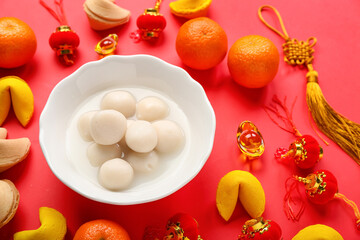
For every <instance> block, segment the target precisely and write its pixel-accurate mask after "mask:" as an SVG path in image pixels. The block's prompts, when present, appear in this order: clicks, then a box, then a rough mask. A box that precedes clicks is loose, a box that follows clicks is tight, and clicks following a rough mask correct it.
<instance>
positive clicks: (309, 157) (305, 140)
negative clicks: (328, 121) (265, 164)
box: [265, 95, 323, 169]
mask: <svg viewBox="0 0 360 240" xmlns="http://www.w3.org/2000/svg"><path fill="white" fill-rule="evenodd" d="M286 100H287V99H286V97H285V98H284V101H283V102H281V101H280V99H279V98H278V97H277V96H276V95H274V96H273V98H272V102H273V104H272V105H270V106H266V107H265V112H266V113H267V114H268V116H269V118H270V119H271V120H272V121H273V122H274V123H275V124H276V125H277V126H278V127H279V128H281V129H282V130H284V131H286V132H289V133H291V134H293V135H294V136H295V137H296V139H295V141H294V142H292V143H291V144H290V147H289V149H286V148H283V147H281V148H278V149H277V150H276V153H275V159H277V160H284V161H286V160H287V159H293V160H294V161H295V164H296V166H298V167H299V168H301V169H309V168H312V167H314V166H315V164H316V163H317V162H318V161H319V160H320V159H321V158H322V156H323V150H322V148H321V146H320V145H319V143H318V141H317V140H316V139H315V138H314V137H312V136H310V135H302V134H301V133H300V132H299V130H298V129H297V128H296V126H295V123H294V121H293V118H292V113H293V109H294V105H295V102H296V98H295V100H294V102H293V104H292V106H291V109H288V108H287V106H286ZM278 107H280V108H281V109H282V111H283V112H284V114H285V115H282V114H281V113H280V110H279V109H278ZM270 113H273V114H274V115H275V116H276V117H277V118H278V119H279V120H280V121H281V122H283V125H280V123H279V122H278V121H277V120H276V119H274V118H273V117H272V116H271V114H270Z"/></svg>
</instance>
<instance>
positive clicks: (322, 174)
mask: <svg viewBox="0 0 360 240" xmlns="http://www.w3.org/2000/svg"><path fill="white" fill-rule="evenodd" d="M290 179H294V180H296V181H298V182H302V183H304V186H305V193H306V196H307V198H308V199H309V201H310V202H312V203H315V204H321V205H322V204H326V203H328V202H329V201H330V200H332V199H335V198H338V199H341V200H343V201H344V202H345V203H346V204H348V205H349V206H350V207H351V208H352V209H353V210H354V214H355V217H356V226H357V229H358V230H360V212H359V209H358V207H357V206H356V204H355V203H354V202H353V201H351V200H349V199H348V198H347V197H345V196H344V195H343V194H341V193H339V192H338V184H337V179H336V178H335V176H334V174H332V173H331V172H329V171H327V170H318V171H316V172H314V173H311V174H309V175H308V176H307V177H305V178H303V177H299V176H294V177H293V178H289V180H290ZM294 184H296V182H294V183H293V184H292V185H291V186H290V188H288V189H287V190H286V191H287V193H286V195H285V198H284V206H285V212H286V213H287V214H288V216H289V218H291V219H292V220H299V218H300V215H301V214H302V212H303V210H304V207H303V203H302V202H301V205H302V207H301V208H300V211H299V213H298V214H296V215H294V213H293V210H292V207H291V205H292V204H295V201H294V199H293V198H292V196H291V193H292V192H293V191H294V189H296V187H297V185H296V186H295V185H294ZM286 186H288V182H286Z"/></svg>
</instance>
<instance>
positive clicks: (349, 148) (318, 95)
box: [258, 5, 360, 165]
mask: <svg viewBox="0 0 360 240" xmlns="http://www.w3.org/2000/svg"><path fill="white" fill-rule="evenodd" d="M264 8H269V9H271V10H273V11H274V12H275V14H276V15H277V17H278V19H279V22H280V25H281V28H282V31H283V32H282V33H281V32H280V31H278V30H277V29H275V28H274V27H272V26H271V25H269V24H268V23H267V22H266V21H265V20H264V18H263V17H262V14H261V13H262V11H263V9H264ZM258 15H259V18H260V20H261V21H262V22H263V23H264V24H265V25H266V26H267V27H268V28H269V29H271V30H272V31H274V32H275V33H277V34H278V35H279V36H281V37H282V38H284V39H285V43H284V44H283V50H284V55H285V56H284V60H285V62H287V63H288V64H290V65H293V66H296V65H305V66H306V67H307V69H308V73H307V74H306V78H307V85H306V101H307V104H308V108H309V111H310V113H311V115H312V117H313V119H314V121H315V123H316V125H317V127H318V128H319V129H320V130H321V131H322V132H323V133H324V134H325V135H326V136H328V137H329V138H330V139H332V140H333V141H334V142H335V143H337V144H338V145H339V146H340V147H341V148H342V149H343V150H344V151H345V152H346V153H347V154H348V155H349V156H350V157H352V158H353V159H354V160H355V161H356V162H357V164H359V165H360V125H359V124H357V123H355V122H353V121H351V120H349V119H347V118H345V117H344V116H342V115H341V114H339V113H337V112H336V111H335V110H334V109H333V108H332V107H331V106H330V105H329V104H328V103H327V101H326V99H325V97H324V95H323V93H322V91H321V88H320V86H319V84H318V73H317V72H316V71H315V70H314V69H313V66H312V61H313V60H314V57H313V55H312V54H313V53H314V49H312V47H313V46H314V45H315V44H316V38H314V37H311V38H309V39H308V40H307V41H298V40H297V39H291V38H290V37H289V36H288V34H287V32H286V29H285V26H284V23H283V21H282V18H281V16H280V14H279V12H278V11H277V10H276V9H275V8H274V7H272V6H268V5H266V6H261V7H260V8H259V11H258Z"/></svg>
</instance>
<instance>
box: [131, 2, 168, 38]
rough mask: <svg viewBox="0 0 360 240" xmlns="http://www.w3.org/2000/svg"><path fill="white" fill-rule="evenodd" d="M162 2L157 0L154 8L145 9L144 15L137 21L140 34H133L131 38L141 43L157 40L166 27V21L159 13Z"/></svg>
mask: <svg viewBox="0 0 360 240" xmlns="http://www.w3.org/2000/svg"><path fill="white" fill-rule="evenodd" d="M160 4H161V0H157V1H156V4H155V7H154V8H147V9H145V11H144V13H143V14H142V15H140V16H139V17H138V19H137V21H136V25H137V26H138V28H139V30H138V32H135V33H131V35H130V37H131V38H133V39H135V40H137V41H139V40H140V39H142V40H151V39H156V38H158V37H159V36H160V33H161V32H162V31H163V30H164V29H165V27H166V20H165V18H164V16H163V15H162V14H160V13H159V8H160Z"/></svg>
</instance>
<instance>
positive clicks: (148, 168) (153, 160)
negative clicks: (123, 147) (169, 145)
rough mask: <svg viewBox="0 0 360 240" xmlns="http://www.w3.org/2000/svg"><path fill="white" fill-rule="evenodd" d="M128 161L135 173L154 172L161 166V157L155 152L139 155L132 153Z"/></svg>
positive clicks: (129, 154) (127, 158)
mask: <svg viewBox="0 0 360 240" xmlns="http://www.w3.org/2000/svg"><path fill="white" fill-rule="evenodd" d="M126 160H127V161H128V162H129V163H130V165H131V166H132V167H133V168H134V171H135V172H142V173H148V172H152V171H153V170H154V169H156V167H157V166H158V165H159V156H158V154H157V153H156V152H155V151H151V152H148V153H138V152H134V151H130V152H129V153H128V155H127V156H126Z"/></svg>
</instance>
